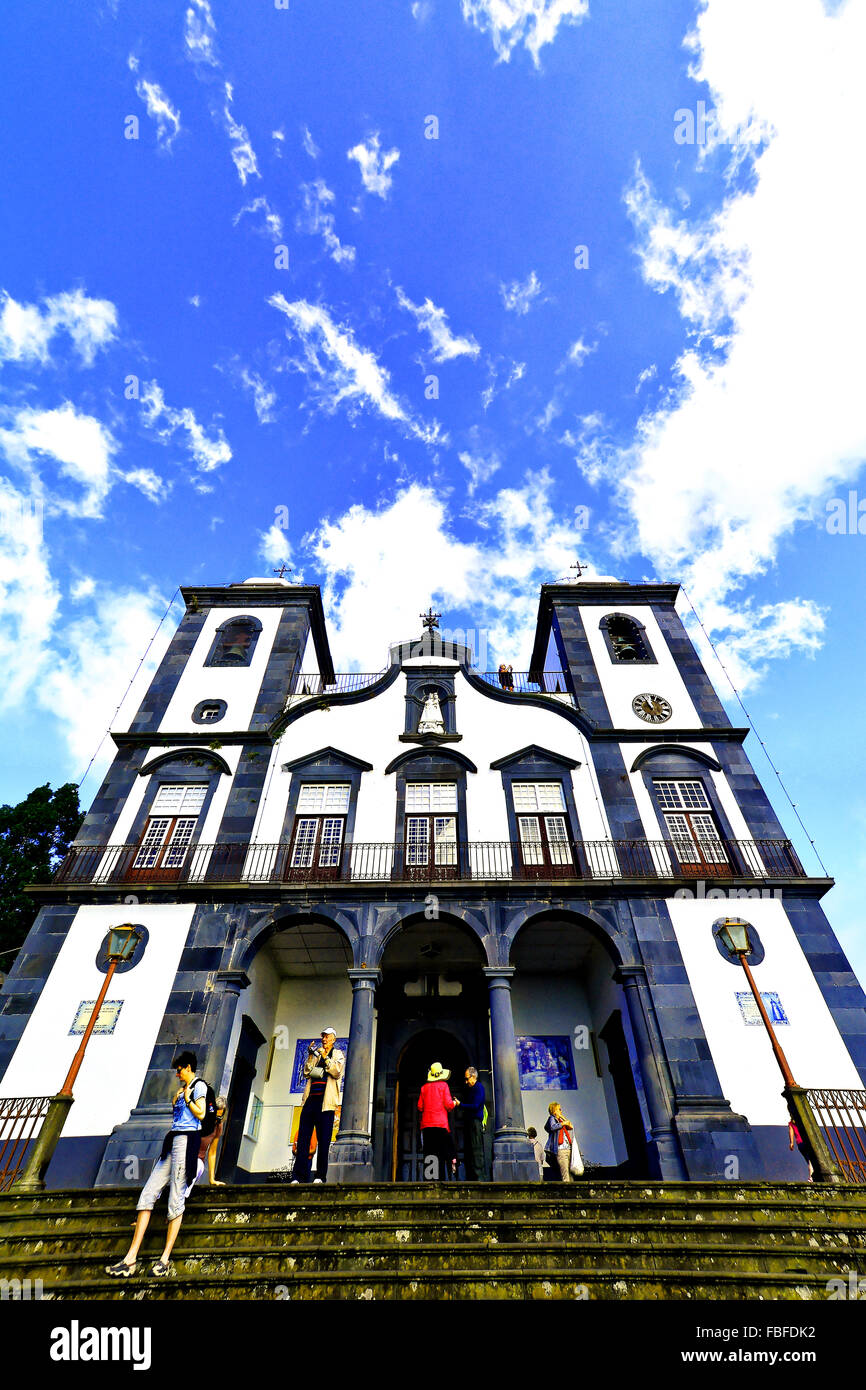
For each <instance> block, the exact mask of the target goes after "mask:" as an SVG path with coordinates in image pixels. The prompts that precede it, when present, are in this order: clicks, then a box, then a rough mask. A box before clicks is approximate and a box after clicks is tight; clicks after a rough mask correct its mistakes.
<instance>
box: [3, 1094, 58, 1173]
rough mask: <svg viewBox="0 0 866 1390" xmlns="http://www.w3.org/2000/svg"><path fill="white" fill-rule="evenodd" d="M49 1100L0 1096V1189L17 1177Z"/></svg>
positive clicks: (46, 1109)
mask: <svg viewBox="0 0 866 1390" xmlns="http://www.w3.org/2000/svg"><path fill="white" fill-rule="evenodd" d="M50 1100H51V1097H50V1096H23V1097H21V1096H13V1097H5V1096H0V1192H8V1190H9V1188H10V1187H11V1186H12V1184H13V1183H14V1181H15V1179H16V1178H17V1176H18V1170H19V1169H20V1167H21V1164H22V1162H23V1161H24V1154H25V1152H26V1150H27V1145H28V1144H29V1143H30V1140H31V1139H33V1138H35V1131H36V1128H37V1126H38V1125H39V1124H41V1122H42V1121H43V1120H44V1119H45V1116H46V1115H47V1114H48V1105H49V1102H50Z"/></svg>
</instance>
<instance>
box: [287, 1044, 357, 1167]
mask: <svg viewBox="0 0 866 1390" xmlns="http://www.w3.org/2000/svg"><path fill="white" fill-rule="evenodd" d="M321 1038H322V1041H321V1043H317V1042H315V1040H314V1041H313V1042H311V1043H310V1046H309V1049H308V1052H307V1060H306V1062H305V1063H304V1076H305V1077H306V1080H307V1084H306V1087H305V1088H304V1100H303V1109H302V1110H301V1119H300V1123H299V1125H298V1144H297V1156H296V1158H295V1171H294V1176H293V1177H292V1183H293V1184H294V1183H302V1182H309V1181H310V1140H311V1139H312V1137H313V1130H315V1131H316V1177H315V1181H316V1182H317V1183H322V1182H324V1181H325V1179H326V1178H327V1176H328V1150H329V1149H330V1147H331V1139H332V1138H333V1134H334V1111H335V1110H336V1108H337V1106H338V1105H339V1104H340V1085H339V1082H340V1077H341V1076H342V1075H343V1067H344V1066H345V1065H346V1058H345V1056H344V1055H343V1053H342V1052H340V1051H339V1050H338V1049H337V1048H335V1047H334V1043H335V1042H336V1041H337V1032H336V1029H335V1028H323V1029H322V1033H321Z"/></svg>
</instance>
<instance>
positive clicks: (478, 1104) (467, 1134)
mask: <svg viewBox="0 0 866 1390" xmlns="http://www.w3.org/2000/svg"><path fill="white" fill-rule="evenodd" d="M464 1080H465V1081H466V1088H465V1090H464V1093H463V1100H462V1103H461V1106H460V1113H461V1115H462V1116H463V1167H464V1170H465V1172H466V1177H467V1180H468V1181H469V1182H487V1181H488V1177H487V1156H486V1154H485V1152H484V1101H485V1094H484V1085H483V1083H482V1082H481V1081H479V1080H478V1072H477V1071H476V1069H475V1067H467V1068H466V1071H465V1073H464Z"/></svg>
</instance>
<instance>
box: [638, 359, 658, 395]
mask: <svg viewBox="0 0 866 1390" xmlns="http://www.w3.org/2000/svg"><path fill="white" fill-rule="evenodd" d="M658 374H659V369H658V367H657V366H656V364H655V362H652V363H650V365H649V366H648V367H644V369H643V371H642V372H641V373H640V375H639V377H638V379H637V386H636V387H635V388H634V393H635V395H637V394H638V392H639V391H640V388H641V387H642V386H645V385H646V383H647V382H648V381H652V380H653V379H654V378H655V377H657V376H658Z"/></svg>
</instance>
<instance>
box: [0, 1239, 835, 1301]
mask: <svg viewBox="0 0 866 1390" xmlns="http://www.w3.org/2000/svg"><path fill="white" fill-rule="evenodd" d="M160 1252H161V1242H160V1243H154V1244H152V1245H151V1248H150V1250H149V1251H147V1252H146V1254H145V1255H144V1256H143V1257H142V1264H143V1265H145V1267H146V1269H147V1270H148V1271H149V1267H150V1265H152V1264H153V1262H154V1261H155V1260H156V1259H158V1257H159V1254H160ZM123 1253H124V1251H123V1250H122V1249H119V1250H117V1251H114V1252H110V1253H107V1252H104V1251H103V1252H99V1253H95V1254H90V1253H85V1252H79V1250H78V1248H77V1247H76V1251H75V1253H74V1254H73V1253H72V1252H70V1251H67V1252H66V1253H65V1254H63V1255H61V1256H57V1255H50V1254H49V1255H43V1254H42V1253H40V1254H36V1255H31V1256H28V1257H22V1259H21V1260H20V1262H17V1261H16V1262H15V1263H12V1262H7V1261H6V1260H5V1259H4V1261H3V1262H2V1265H0V1273H2V1275H4V1276H5V1277H6V1278H7V1279H8V1278H18V1279H31V1280H33V1279H41V1280H42V1281H43V1284H44V1287H45V1288H52V1289H56V1290H57V1291H58V1293H60V1295H61V1296H62V1295H63V1290H64V1288H65V1287H66V1285H67V1284H68V1283H75V1284H77V1283H88V1282H92V1281H93V1280H97V1281H99V1280H100V1279H101V1278H102V1276H103V1274H104V1267H105V1265H106V1264H107V1263H114V1260H115V1259H116V1258H118V1257H119V1256H120V1255H122V1254H123ZM856 1262H857V1261H856V1258H854V1257H852V1253H851V1252H850V1251H845V1250H835V1251H831V1250H826V1249H824V1250H821V1249H819V1250H816V1249H814V1248H812V1247H810V1246H809V1245H807V1244H804V1243H801V1244H800V1245H797V1246H791V1247H788V1248H785V1249H775V1250H771V1249H768V1248H766V1247H763V1246H762V1247H760V1248H756V1247H755V1246H754V1245H752V1244H739V1245H729V1246H724V1247H722V1246H719V1247H715V1248H712V1249H710V1248H708V1247H707V1246H706V1245H705V1244H704V1243H702V1242H700V1241H692V1242H691V1243H690V1244H688V1245H682V1246H677V1247H673V1248H669V1247H646V1246H634V1245H632V1244H630V1243H629V1242H627V1241H622V1242H613V1243H609V1244H608V1243H606V1244H604V1245H592V1244H589V1243H586V1242H577V1243H575V1242H571V1241H569V1242H563V1241H540V1242H535V1243H533V1244H532V1245H529V1244H527V1243H525V1242H496V1243H493V1244H487V1243H482V1244H478V1245H474V1246H464V1247H461V1248H460V1249H459V1250H457V1249H454V1248H453V1247H449V1246H447V1245H444V1244H441V1243H440V1244H436V1243H431V1242H423V1243H422V1242H418V1243H416V1244H413V1245H409V1244H408V1243H407V1244H405V1245H400V1246H392V1247H391V1248H390V1249H383V1248H382V1247H381V1246H370V1245H368V1244H366V1243H365V1242H359V1243H357V1244H352V1245H351V1246H348V1247H341V1246H336V1245H317V1246H308V1247H305V1248H300V1247H294V1248H293V1249H291V1250H289V1249H283V1250H279V1249H276V1248H275V1247H274V1246H273V1245H270V1244H266V1245H262V1244H252V1243H250V1244H249V1245H245V1246H243V1247H241V1248H239V1249H220V1250H214V1249H210V1248H207V1247H201V1246H191V1247H186V1248H184V1249H182V1250H176V1251H175V1260H174V1264H175V1268H176V1271H177V1273H178V1275H179V1276H182V1277H190V1278H192V1277H197V1276H198V1275H201V1274H207V1275H217V1276H219V1277H220V1278H223V1279H226V1280H232V1279H235V1278H237V1277H239V1276H240V1277H243V1278H249V1277H251V1276H253V1275H256V1276H259V1275H264V1276H270V1275H277V1274H288V1273H291V1272H296V1273H297V1274H298V1275H314V1276H316V1277H318V1276H319V1275H321V1274H323V1273H327V1272H334V1273H337V1272H339V1273H341V1274H347V1273H350V1272H354V1273H356V1274H358V1275H359V1276H360V1275H363V1274H366V1272H367V1271H369V1270H376V1271H378V1272H380V1273H387V1274H390V1275H391V1276H392V1277H395V1278H397V1277H399V1278H409V1277H414V1276H415V1275H416V1274H419V1273H423V1274H425V1275H430V1274H433V1273H437V1272H439V1273H443V1274H447V1273H448V1272H450V1271H451V1269H452V1268H453V1267H454V1266H455V1265H459V1267H460V1268H461V1269H463V1270H464V1271H468V1272H470V1273H471V1274H472V1275H473V1276H477V1275H488V1274H489V1275H494V1274H496V1273H497V1272H498V1271H499V1270H502V1269H506V1270H508V1269H520V1270H522V1271H523V1272H525V1273H528V1272H530V1271H532V1270H536V1269H557V1270H558V1271H559V1272H560V1276H561V1277H568V1276H569V1275H570V1273H571V1271H573V1270H576V1269H580V1270H583V1271H586V1270H592V1269H596V1268H598V1267H599V1266H601V1267H603V1268H604V1269H606V1270H609V1271H616V1272H619V1273H623V1274H635V1273H638V1272H641V1271H652V1270H655V1269H658V1268H660V1267H663V1268H666V1269H669V1270H676V1271H678V1272H679V1273H695V1272H702V1273H703V1274H704V1275H705V1276H708V1275H709V1274H711V1273H712V1272H713V1271H714V1270H715V1269H716V1268H717V1267H718V1268H721V1269H738V1270H740V1271H741V1272H743V1273H746V1274H755V1273H768V1274H787V1273H791V1272H795V1273H797V1274H811V1275H813V1276H815V1277H822V1278H823V1280H824V1282H825V1283H826V1280H827V1279H829V1278H831V1277H833V1276H835V1275H839V1274H843V1275H847V1273H848V1271H849V1269H850V1268H851V1267H852V1265H853V1264H855V1263H856Z"/></svg>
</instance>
